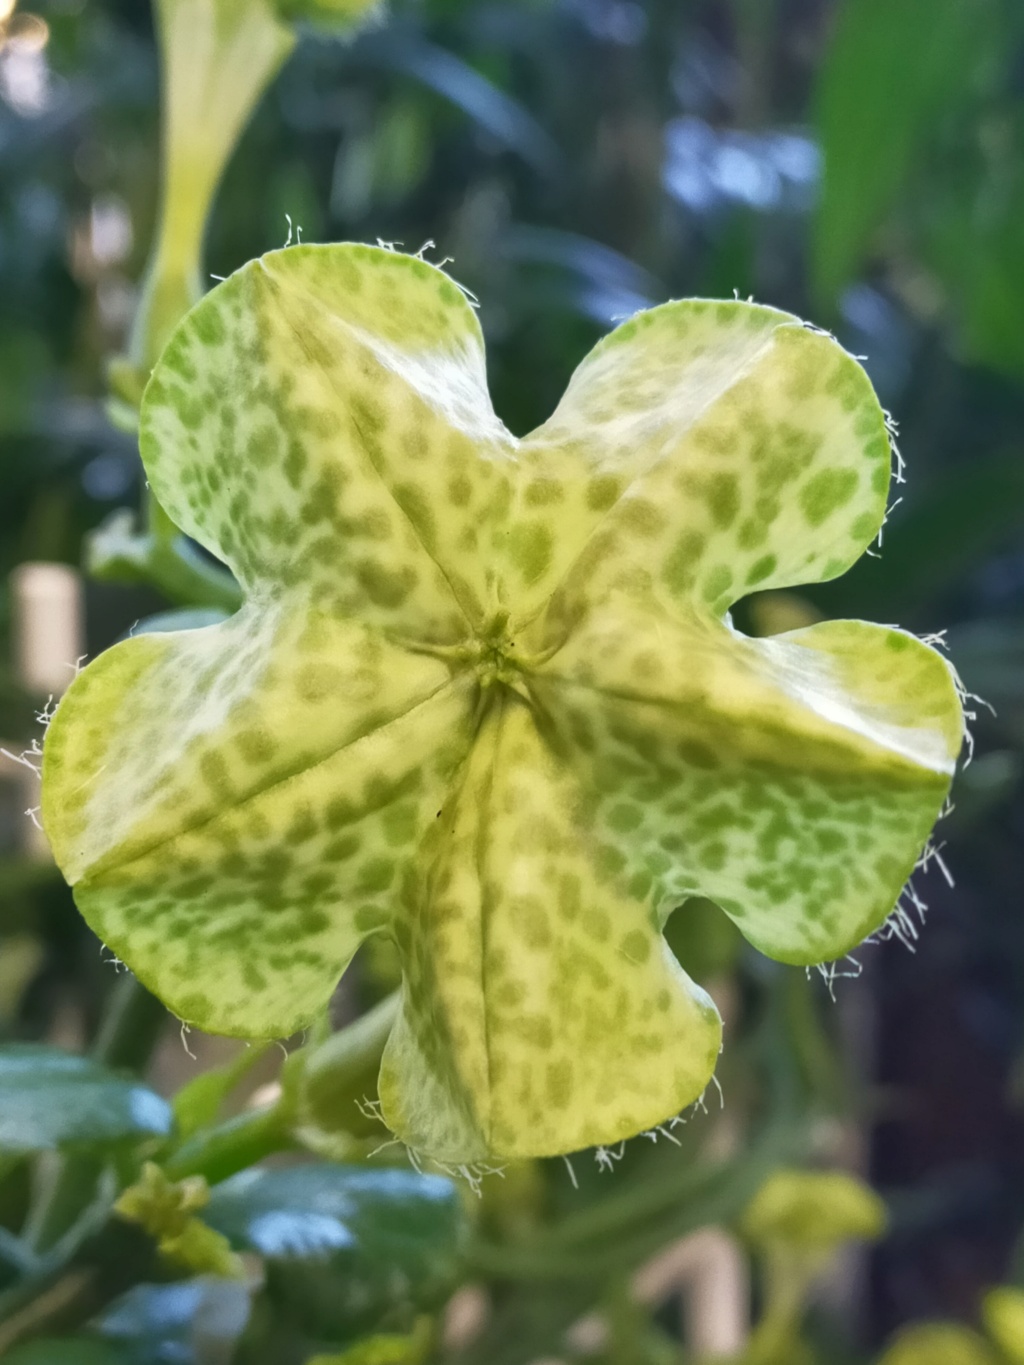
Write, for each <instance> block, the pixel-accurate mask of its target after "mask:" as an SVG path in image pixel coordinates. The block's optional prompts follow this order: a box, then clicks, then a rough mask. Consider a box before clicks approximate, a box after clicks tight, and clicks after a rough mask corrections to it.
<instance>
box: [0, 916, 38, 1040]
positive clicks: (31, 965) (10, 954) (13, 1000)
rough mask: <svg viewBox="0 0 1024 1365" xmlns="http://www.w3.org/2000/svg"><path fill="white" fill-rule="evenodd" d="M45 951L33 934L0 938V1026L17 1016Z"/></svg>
mask: <svg viewBox="0 0 1024 1365" xmlns="http://www.w3.org/2000/svg"><path fill="white" fill-rule="evenodd" d="M44 956H45V950H44V948H43V944H42V942H41V941H40V940H39V939H38V938H36V937H35V935H33V934H10V935H6V936H5V937H3V938H0V1026H6V1025H7V1024H8V1023H9V1022H10V1020H11V1019H12V1018H13V1017H14V1015H15V1014H16V1013H17V1010H18V1006H19V1004H20V1003H21V998H22V996H23V995H24V993H25V989H26V987H27V986H28V984H29V982H30V981H31V980H32V978H33V977H34V976H35V975H36V973H37V972H38V971H39V968H40V967H41V966H42V963H43V958H44Z"/></svg>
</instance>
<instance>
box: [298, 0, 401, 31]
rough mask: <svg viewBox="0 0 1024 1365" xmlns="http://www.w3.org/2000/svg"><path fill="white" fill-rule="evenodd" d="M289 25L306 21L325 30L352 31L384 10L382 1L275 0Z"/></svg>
mask: <svg viewBox="0 0 1024 1365" xmlns="http://www.w3.org/2000/svg"><path fill="white" fill-rule="evenodd" d="M273 3H274V4H275V5H276V6H277V12H278V14H280V16H281V18H282V19H284V20H286V21H287V22H289V23H296V22H298V21H300V20H305V21H306V22H307V23H311V24H315V25H317V26H319V27H321V28H325V29H336V30H341V31H343V32H344V31H348V30H352V29H354V28H355V27H356V25H357V24H359V23H362V22H364V21H365V20H366V19H368V18H370V17H372V16H373V15H374V14H375V13H378V12H379V11H380V10H381V9H382V8H383V3H382V0H273Z"/></svg>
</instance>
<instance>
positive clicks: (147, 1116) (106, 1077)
mask: <svg viewBox="0 0 1024 1365" xmlns="http://www.w3.org/2000/svg"><path fill="white" fill-rule="evenodd" d="M171 1125H172V1117H171V1110H170V1107H169V1106H168V1105H167V1104H166V1102H165V1101H164V1100H162V1099H161V1098H160V1096H159V1095H156V1094H154V1093H153V1091H152V1090H148V1089H147V1088H146V1087H145V1086H142V1085H139V1084H138V1083H137V1082H135V1081H130V1080H122V1079H121V1077H119V1076H117V1075H115V1074H114V1073H113V1072H112V1071H108V1070H107V1069H106V1067H102V1066H100V1065H98V1064H97V1063H96V1062H93V1061H90V1060H89V1059H88V1058H86V1057H75V1056H73V1055H72V1054H71V1053H68V1052H61V1051H59V1050H58V1049H57V1048H52V1047H45V1046H43V1045H42V1044H36V1043H9V1044H7V1045H6V1046H5V1047H2V1048H0V1151H4V1152H31V1151H42V1150H46V1149H50V1148H54V1147H62V1146H65V1145H68V1144H72V1143H92V1142H111V1141H115V1140H117V1139H120V1138H133V1137H134V1138H141V1137H151V1136H160V1137H163V1136H165V1135H166V1134H168V1133H169V1132H170V1131H171Z"/></svg>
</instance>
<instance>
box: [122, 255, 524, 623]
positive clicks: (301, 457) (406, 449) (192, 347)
mask: <svg viewBox="0 0 1024 1365" xmlns="http://www.w3.org/2000/svg"><path fill="white" fill-rule="evenodd" d="M140 442H141V449H142V456H143V459H144V461H145V463H146V471H147V473H148V475H149V479H150V482H151V483H152V485H153V488H154V489H155V491H156V493H157V495H158V497H159V498H160V501H161V502H162V503H163V505H164V506H165V507H166V508H167V510H168V511H169V512H170V514H171V515H172V517H173V518H174V519H175V521H177V523H178V524H179V525H180V526H181V527H182V529H183V530H185V531H187V532H188V533H189V534H190V535H192V536H194V537H195V538H196V539H197V540H198V541H199V542H200V543H201V544H203V545H205V546H206V547H207V549H209V550H211V551H213V553H214V554H217V555H219V556H220V557H221V558H223V559H224V560H225V561H226V562H227V563H228V564H229V565H230V567H231V568H232V569H233V570H234V572H235V573H236V575H237V576H238V578H239V580H240V582H241V583H242V585H243V587H244V588H246V589H247V590H248V591H249V592H250V593H255V594H256V595H258V596H260V597H263V596H265V595H266V594H267V593H268V592H273V591H274V590H275V589H278V588H279V587H281V586H286V587H302V588H303V590H305V591H306V592H308V593H311V594H312V595H313V596H314V599H315V600H316V601H317V602H318V603H320V604H321V605H322V606H323V607H324V608H325V609H328V610H333V611H337V612H339V613H341V614H343V615H347V616H352V617H355V618H357V619H359V620H361V621H363V622H365V623H367V624H372V625H378V626H380V627H381V628H382V629H385V630H387V631H389V632H390V633H392V634H394V635H397V636H400V637H408V638H412V639H415V640H417V641H421V640H424V639H430V640H437V641H455V640H459V639H462V638H463V637H464V636H465V635H466V634H467V632H469V631H470V630H471V629H472V628H473V627H475V626H479V624H480V623H481V620H482V619H483V617H484V615H485V612H486V608H487V605H488V604H489V603H490V601H491V599H492V598H493V597H494V589H493V584H492V574H491V572H490V570H489V567H488V564H487V559H486V557H481V556H480V554H479V553H478V545H477V528H478V527H479V525H480V523H481V520H486V519H487V518H488V517H491V516H493V515H495V514H496V513H500V511H501V509H503V508H504V507H506V506H507V504H508V500H509V497H510V486H509V467H510V463H511V459H512V455H511V449H512V444H513V442H512V438H511V437H510V436H509V435H508V433H507V432H506V431H505V430H504V428H503V427H502V425H501V423H500V422H499V421H498V419H497V418H496V417H495V416H494V412H493V410H492V408H491V403H490V399H489V397H488V394H487V386H486V375H485V369H484V353H483V341H482V338H481V335H480V328H479V325H478V323H477V320H476V315H475V314H474V312H473V310H472V308H471V307H470V305H469V302H468V301H467V299H466V298H465V296H464V295H463V294H462V292H461V291H460V290H459V289H458V288H457V287H456V286H455V285H454V284H453V283H452V282H451V280H449V279H448V278H447V276H445V275H443V274H442V273H441V272H440V271H439V270H435V269H433V268H432V267H431V266H428V265H427V264H426V263H425V262H423V261H418V260H415V259H413V258H411V257H408V256H400V255H397V254H395V253H394V252H390V251H385V250H383V249H381V248H378V247H354V248H347V249H344V250H337V249H332V248H323V247H292V248H291V249H290V250H288V251H278V252H272V253H271V254H270V255H268V256H264V257H263V258H262V259H260V260H258V261H253V262H251V263H250V264H249V265H247V266H245V267H243V269H241V270H240V271H238V272H237V274H235V275H233V276H232V277H231V278H230V279H229V280H228V281H227V282H226V283H225V284H223V285H222V286H221V287H220V288H219V289H216V290H214V291H213V293H212V294H211V295H210V296H209V297H208V298H207V299H205V300H204V301H203V303H202V305H201V306H199V307H197V308H196V309H194V310H193V311H192V313H190V314H189V316H188V317H187V318H186V319H185V320H184V322H183V323H182V324H181V326H180V327H179V328H178V330H177V332H176V333H175V335H174V337H173V338H172V340H171V342H170V344H169V345H168V347H167V349H166V351H165V352H164V355H163V358H162V360H161V363H160V365H159V367H158V369H157V371H156V372H155V374H154V377H153V379H152V380H151V382H150V386H149V390H148V393H147V398H146V403H145V406H144V409H143V414H142V426H141V435H140Z"/></svg>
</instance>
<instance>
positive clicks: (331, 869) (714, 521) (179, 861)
mask: <svg viewBox="0 0 1024 1365" xmlns="http://www.w3.org/2000/svg"><path fill="white" fill-rule="evenodd" d="M140 442H141V451H142V456H143V460H144V462H145V465H146V471H147V476H148V479H149V482H150V484H151V487H152V489H153V490H154V492H155V494H156V496H157V497H158V499H159V501H160V503H161V504H162V506H163V507H164V508H165V509H166V511H167V512H168V513H169V514H170V516H171V517H172V518H173V519H174V521H175V522H176V524H177V525H178V526H180V527H181V528H182V529H183V530H184V531H186V532H187V533H188V534H189V535H190V536H193V537H194V538H195V539H196V540H197V541H199V542H200V543H201V544H202V545H203V546H205V547H206V548H207V549H208V550H210V551H211V552H212V553H213V554H215V555H216V556H218V557H219V558H220V559H222V560H223V561H224V562H225V563H226V564H227V565H229V566H230V568H231V569H232V570H233V572H234V573H235V575H236V577H237V579H238V581H239V583H240V585H241V588H242V590H243V592H244V594H245V604H244V605H243V607H242V608H241V609H240V610H239V611H238V612H237V614H236V615H234V616H232V617H231V618H230V619H228V620H226V621H224V622H223V623H222V624H217V625H212V626H209V627H206V628H203V629H197V630H191V631H184V632H172V633H165V634H160V635H149V636H140V637H138V638H135V639H130V640H127V641H125V642H123V643H121V644H119V645H117V646H115V647H114V648H113V649H111V650H109V651H108V652H107V653H105V654H103V655H102V656H101V657H100V658H99V659H97V660H96V661H95V662H94V663H92V664H91V665H90V666H89V667H88V668H86V669H85V670H84V671H83V672H82V673H81V675H80V676H79V677H78V678H77V680H76V681H75V683H74V684H73V685H72V687H71V688H70V690H69V691H68V693H67V695H66V697H65V699H64V701H63V702H62V703H61V705H60V707H59V710H58V712H57V716H56V719H55V720H54V722H53V724H52V726H51V727H50V730H49V733H48V735H47V740H46V746H45V758H44V806H43V810H44V820H45V824H46V828H47V830H48V833H49V836H50V839H51V841H52V844H53V848H54V851H55V853H56V856H57V860H58V862H59V863H60V866H61V867H62V869H63V871H64V873H65V875H66V876H67V878H68V880H69V881H70V882H71V884H72V885H73V886H74V889H75V894H76V897H77V901H78V904H79V906H80V908H81V910H82V912H83V914H84V915H85V917H86V919H87V920H88V921H89V923H90V924H91V925H92V927H93V928H94V929H95V931H96V933H97V934H98V935H99V936H100V937H101V938H102V939H103V940H104V942H105V943H107V944H108V945H109V946H110V947H111V948H112V949H113V950H114V951H115V952H116V953H117V954H118V956H119V957H121V958H122V959H123V960H124V961H125V962H127V963H128V964H129V965H130V966H131V967H132V969H133V970H134V971H135V972H136V973H137V974H138V976H139V977H140V978H141V979H142V981H144V982H145V983H146V984H147V985H148V986H149V987H150V988H151V989H152V990H154V991H155V992H156V993H157V994H158V995H159V996H160V997H161V998H162V999H163V1000H164V1001H165V1002H166V1003H167V1004H168V1005H169V1007H170V1008H171V1009H172V1010H174V1011H175V1013H176V1014H178V1015H180V1016H181V1018H182V1019H184V1020H187V1021H189V1022H190V1023H194V1024H196V1025H198V1026H200V1027H202V1028H204V1029H207V1030H210V1031H214V1032H223V1033H230V1034H237V1035H244V1036H262V1037H268V1036H273V1035H285V1034H289V1033H291V1032H293V1031H294V1030H296V1029H298V1028H300V1027H302V1026H303V1025H304V1024H306V1023H307V1022H308V1021H310V1020H311V1019H312V1018H314V1017H315V1016H316V1015H317V1014H318V1013H319V1012H320V1011H322V1010H323V1009H324V1007H325V1005H326V1003H327V1001H328V999H329V997H330V995H331V992H332V991H333V989H334V987H335V985H336V984H337V981H338V978H339V977H340V975H341V973H342V972H343V971H344V969H345V967H346V965H347V964H348V962H349V961H350V960H351V958H352V955H353V954H354V952H355V951H356V949H357V947H358V946H359V944H360V942H361V941H362V940H363V939H364V938H365V937H366V936H367V935H370V934H376V933H385V934H389V935H391V936H392V937H393V939H394V941H395V943H396V944H397V946H398V951H399V955H400V957H401V962H402V967H403V972H404V987H403V992H402V1005H401V1011H400V1014H399V1016H398V1019H397V1021H396V1023H395V1026H394V1029H393V1032H392V1034H391V1037H390V1040H389V1042H388V1045H387V1048H386V1050H385V1054H384V1060H383V1065H382V1070H381V1076H380V1098H381V1102H382V1105H383V1112H384V1115H385V1118H386V1120H387V1122H388V1123H389V1125H390V1126H391V1127H392V1128H393V1129H394V1131H395V1132H396V1133H397V1134H398V1135H399V1136H400V1137H401V1138H402V1139H403V1140H404V1141H405V1142H407V1143H408V1144H409V1145H410V1146H412V1147H414V1148H416V1149H418V1150H420V1151H422V1152H423V1153H425V1154H428V1155H430V1156H433V1157H435V1158H437V1159H440V1160H445V1161H450V1162H466V1161H472V1160H474V1159H478V1158H479V1159H483V1158H502V1157H507V1158H514V1157H522V1156H534V1155H543V1154H553V1153H559V1152H566V1151H570V1150H573V1149H577V1148H580V1147H583V1146H587V1145H590V1144H608V1143H612V1142H615V1141H618V1140H619V1139H620V1138H623V1137H626V1136H629V1135H631V1134H634V1133H637V1132H639V1131H641V1130H644V1129H648V1128H650V1127H652V1126H653V1125H655V1124H657V1123H660V1122H662V1121H663V1120H665V1119H666V1118H667V1117H669V1116H670V1115H673V1114H675V1113H676V1112H677V1111H679V1110H680V1109H681V1108H683V1107H685V1106H686V1105H688V1104H689V1103H690V1102H691V1101H693V1100H694V1099H695V1098H696V1097H697V1096H698V1095H699V1094H700V1093H701V1091H702V1090H703V1089H704V1087H705V1085H706V1084H707V1082H708V1080H709V1078H710V1076H711V1075H712V1072H713V1070H714V1066H715V1061H716V1058H717V1056H718V1052H719V1046H720V1028H721V1026H720V1021H719V1018H718V1015H717V1012H716V1010H715V1007H714V1005H713V1004H712V1002H711V1000H710V999H709V998H708V996H707V995H706V994H705V993H704V992H703V991H702V990H701V989H700V988H699V987H698V986H696V985H695V984H694V982H693V981H691V980H690V978H689V977H688V976H687V975H686V973H685V971H684V970H683V969H682V967H681V966H680V965H679V964H678V963H677V962H676V960H675V959H674V957H673V956H672V954H671V952H670V951H669V949H668V948H667V946H666V944H665V942H664V940H663V938H662V933H661V930H662V927H663V925H664V923H665V920H666V918H667V916H668V915H669V913H670V912H671V911H672V910H673V908H674V907H676V906H679V905H680V904H681V903H683V902H685V901H686V900H687V899H688V898H690V897H695V896H703V897H709V898H711V899H713V900H714V901H715V902H717V904H718V905H719V906H721V908H722V909H723V910H724V911H725V913H726V914H727V915H729V916H730V917H731V918H732V919H733V920H734V921H735V923H736V924H737V925H738V926H739V928H740V929H741V931H742V932H743V934H744V935H745V936H746V937H747V939H748V940H749V941H750V942H751V943H752V944H754V945H755V946H756V947H757V948H759V949H760V950H761V951H762V952H764V953H767V954H769V955H770V956H771V957H774V958H777V959H779V960H780V961H783V962H788V963H817V962H821V961H822V960H825V959H832V958H835V957H837V956H841V955H842V954H844V953H846V952H847V951H848V950H849V949H850V948H852V947H853V946H854V945H855V944H857V943H858V942H860V941H861V940H862V939H863V938H864V936H865V935H867V934H870V933H871V932H872V931H873V930H875V929H877V928H878V927H879V926H880V925H881V924H882V923H883V922H884V921H885V919H886V917H887V916H888V915H889V913H890V911H891V910H892V907H893V904H894V902H895V901H896V899H897V897H898V895H899V893H900V891H901V888H902V887H903V885H904V882H905V880H906V878H907V876H908V874H909V873H910V872H911V871H912V869H913V867H914V865H915V862H916V860H917V858H918V856H919V854H920V852H921V850H922V847H923V845H924V844H925V842H926V840H927V837H928V834H929V832H930V830H931V827H932V824H933V822H934V820H935V818H936V815H937V813H938V812H939V809H940V807H941V806H942V804H943V801H944V800H945V796H946V792H947V789H948V787H949V783H950V780H951V775H952V772H953V767H954V763H955V760H956V756H957V753H958V751H959V747H960V743H961V736H962V730H963V719H962V713H961V707H960V703H959V699H958V694H957V689H956V686H955V682H954V678H953V676H952V674H951V672H950V669H949V667H948V666H947V664H946V663H945V662H944V661H943V659H942V658H941V657H940V656H939V655H938V654H936V653H935V652H934V651H933V650H932V649H930V648H929V647H927V646H926V645H924V644H922V643H921V642H919V641H918V640H917V639H916V638H915V637H913V636H911V635H909V634H905V633H903V632H901V631H898V630H892V629H888V628H884V627H881V626H874V625H866V624H862V623H860V622H853V621H832V622H827V623H824V624H820V625H815V626H812V627H810V628H807V629H801V630H796V631H793V632H790V633H788V634H784V635H782V636H778V637H773V638H770V639H763V640H753V639H749V638H746V637H745V636H743V635H742V634H740V633H739V632H738V631H737V630H735V629H734V628H733V626H732V624H731V621H730V618H729V615H728V610H729V607H730V606H731V604H732V603H734V602H735V601H736V600H737V599H739V598H741V597H743V596H744V595H745V594H747V593H749V592H751V591H752V590H754V589H758V590H760V589H764V588H773V587H784V586H787V585H792V584H800V583H808V582H814V581H818V580H821V579H826V578H831V577H834V576H836V575H838V574H840V573H842V572H843V571H844V570H845V569H847V568H848V567H849V566H850V565H851V564H852V563H853V562H854V561H855V560H856V559H857V558H858V557H859V556H860V555H861V553H862V552H863V550H864V549H865V547H866V546H867V545H868V544H869V543H870V541H871V540H872V538H873V537H874V536H875V535H876V534H877V532H878V529H879V527H880V525H881V523H882V520H883V517H884V513H885V505H886V496H887V489H888V485H889V478H890V446H889V440H888V435H887V431H886V426H885V421H884V417H883V414H882V412H881V410H880V409H879V406H878V403H877V401H876V399H875V396H874V394H873V392H872V389H871V386H870V384H869V382H868V380H867V378H866V376H865V374H864V372H863V371H862V370H861V368H860V367H859V365H858V364H857V363H856V362H855V361H854V360H853V359H852V358H851V357H850V356H848V355H847V354H846V353H845V352H844V351H843V350H842V349H841V348H840V347H839V346H838V345H837V344H836V343H835V342H834V341H833V340H831V338H829V337H827V336H825V335H823V334H821V333H819V332H816V331H813V330H810V329H808V328H806V327H804V326H803V325H802V324H801V323H800V322H799V321H798V320H797V319H795V318H793V317H791V316H790V315H788V314H785V313H781V312H777V311H775V310H773V309H770V308H762V307H755V306H753V305H751V304H746V303H739V302H729V303H709V302H699V301H697V302H694V301H690V302H681V303H670V304H666V305H664V306H662V307H659V308H655V309H652V310H650V311H649V312H645V313H641V314H638V315H637V316H636V317H634V318H633V319H631V320H630V321H629V322H627V323H625V324H624V325H623V326H621V327H619V328H618V330H617V331H615V332H613V333H612V334H611V335H610V336H608V337H607V338H606V339H605V340H603V341H602V342H601V343H600V344H599V345H598V346H597V347H596V348H595V349H594V351H593V352H592V353H591V354H590V355H589V356H588V357H587V358H586V359H585V360H584V361H583V363H582V365H581V366H580V367H579V369H578V370H577V371H576V374H575V375H574V376H573V378H572V381H571V383H570V384H569V387H568V390H567V392H566V394H565V396H564V398H563V399H562V401H561V403H560V404H559V406H558V408H557V410H556V411H555V413H554V414H553V416H552V417H551V418H550V420H548V421H547V422H545V423H544V425H543V426H541V427H540V428H539V429H538V430H536V431H535V432H533V433H532V434H531V435H530V436H528V437H525V438H522V439H519V438H517V437H515V436H513V435H512V434H510V433H509V432H508V431H507V430H506V429H505V427H504V426H503V425H502V423H501V422H500V421H499V420H498V418H497V417H496V416H495V414H494V411H493V409H492V407H491V403H490V400H489V397H488V393H487V386H486V376H485V362H484V351H483V343H482V338H481V334H480V329H479V326H478V323H477V318H476V314H475V312H474V310H473V309H472V307H471V306H470V304H469V303H468V302H467V300H466V298H465V296H464V295H463V294H462V292H461V291H460V290H459V289H458V287H457V286H456V285H455V284H454V283H453V282H452V281H451V280H450V279H449V278H448V277H447V276H446V275H445V274H444V273H442V272H441V271H440V270H437V269H435V268H434V267H432V266H431V265H428V264H427V263H426V262H424V261H422V260H420V259H418V258H415V257H410V256H405V255H400V254H397V253H392V252H389V251H386V250H383V249H379V248H372V247H363V246H352V245H340V246H305V247H293V248H291V249H288V250H285V251H278V252H274V253H271V254H269V255H267V256H265V257H263V258H262V259H260V260H258V261H254V262H252V263H250V264H249V265H247V266H245V267H244V268H243V269H242V270H240V271H238V272H237V273H236V274H235V275H233V276H232V277H231V278H230V279H229V280H227V281H226V282H225V283H224V284H222V285H220V286H219V287H218V288H216V289H214V290H213V291H212V293H210V294H209V295H208V296H207V297H206V298H205V299H204V300H203V301H202V302H201V303H199V304H198V305H197V306H196V307H195V308H194V309H193V310H192V311H191V312H190V313H189V315H188V316H187V317H186V318H185V319H184V320H183V322H182V323H181V325H180V326H179V327H178V328H177V329H176V330H175V332H174V334H173V336H172V338H171V340H170V342H169V344H168V346H167V348H166V349H165V351H164V353H163V356H162V358H161V360H160V362H159V364H158V365H157V367H156V369H155V371H154V374H153V377H152V380H151V381H150V383H149V386H148V388H147V390H146V393H145V397H144V400H143V404H142V412H141V427H140ZM681 913H685V910H684V911H682V912H681Z"/></svg>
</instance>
